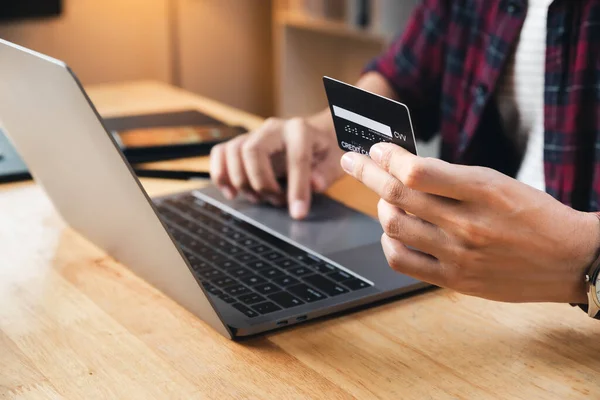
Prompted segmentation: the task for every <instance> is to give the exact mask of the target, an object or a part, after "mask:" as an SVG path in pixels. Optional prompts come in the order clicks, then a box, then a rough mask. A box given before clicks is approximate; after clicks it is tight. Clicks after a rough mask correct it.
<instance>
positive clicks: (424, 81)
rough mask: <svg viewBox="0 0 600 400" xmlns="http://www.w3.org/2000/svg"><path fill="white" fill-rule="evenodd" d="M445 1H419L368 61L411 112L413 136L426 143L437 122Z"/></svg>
mask: <svg viewBox="0 0 600 400" xmlns="http://www.w3.org/2000/svg"><path fill="white" fill-rule="evenodd" d="M449 7H450V6H449V1H446V0H422V1H421V3H420V4H419V5H418V6H417V7H416V9H415V11H414V12H413V14H412V16H411V18H410V20H409V22H408V25H407V27H406V29H405V30H404V32H403V33H402V34H401V35H400V36H399V37H398V38H397V39H396V40H394V41H393V42H392V44H391V45H390V46H389V48H388V49H387V50H386V51H385V52H384V53H383V54H381V55H380V56H379V57H377V58H375V59H374V60H373V61H371V62H370V63H369V64H368V65H367V67H366V69H365V72H369V71H375V72H378V73H379V74H381V75H382V76H383V77H384V78H385V79H386V80H387V81H388V82H389V83H390V85H391V86H392V88H393V89H394V91H395V92H396V94H397V95H398V98H399V99H400V101H402V102H403V103H405V104H406V105H407V106H408V108H409V109H410V111H411V117H412V120H413V125H414V127H415V135H416V136H417V137H418V138H419V139H421V140H429V139H431V137H433V136H434V135H435V134H436V133H437V132H438V131H439V127H440V122H441V115H440V113H441V109H442V107H441V104H442V102H441V96H442V73H443V71H444V48H445V42H444V37H445V32H446V31H447V29H446V28H447V24H448V14H449Z"/></svg>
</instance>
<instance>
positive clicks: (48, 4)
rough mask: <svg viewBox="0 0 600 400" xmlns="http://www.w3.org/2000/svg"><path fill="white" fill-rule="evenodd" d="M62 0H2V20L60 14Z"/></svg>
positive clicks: (0, 1) (0, 14) (0, 7)
mask: <svg viewBox="0 0 600 400" xmlns="http://www.w3.org/2000/svg"><path fill="white" fill-rule="evenodd" d="M61 12H62V0H0V20H2V21H8V20H19V19H27V18H41V17H53V16H58V15H60V13H61Z"/></svg>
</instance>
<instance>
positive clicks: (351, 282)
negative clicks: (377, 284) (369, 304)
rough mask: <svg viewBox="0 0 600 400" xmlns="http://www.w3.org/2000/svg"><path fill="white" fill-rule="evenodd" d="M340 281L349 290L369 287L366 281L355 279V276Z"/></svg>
mask: <svg viewBox="0 0 600 400" xmlns="http://www.w3.org/2000/svg"><path fill="white" fill-rule="evenodd" d="M342 283H343V284H344V286H346V287H347V288H349V289H350V290H359V289H364V288H368V287H371V285H370V284H368V283H367V282H365V281H361V280H360V279H357V278H354V279H348V280H347V281H344V282H342Z"/></svg>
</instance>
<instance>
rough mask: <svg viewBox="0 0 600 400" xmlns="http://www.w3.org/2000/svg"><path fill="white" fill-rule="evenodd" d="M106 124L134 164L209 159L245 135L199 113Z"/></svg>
mask: <svg viewBox="0 0 600 400" xmlns="http://www.w3.org/2000/svg"><path fill="white" fill-rule="evenodd" d="M104 124H105V126H106V128H107V129H108V130H109V131H110V132H111V133H112V135H113V137H114V139H115V141H116V142H117V144H118V145H119V147H120V148H121V151H122V152H123V154H124V155H125V157H127V159H128V160H129V162H131V163H134V164H136V163H145V162H152V161H162V160H170V159H175V158H185V157H194V156H201V155H208V154H209V153H210V150H211V149H212V147H213V146H215V145H216V144H219V143H222V142H225V141H227V140H229V139H232V138H234V137H235V136H237V135H240V134H242V133H244V132H246V129H245V128H244V127H240V126H231V125H228V124H226V123H224V122H222V121H219V120H217V119H214V118H212V117H210V116H208V115H206V114H203V113H201V112H199V111H196V110H188V111H176V112H169V113H160V114H146V115H133V116H126V117H118V118H107V119H105V120H104Z"/></svg>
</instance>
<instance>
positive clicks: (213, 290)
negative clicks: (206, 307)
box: [204, 285, 223, 296]
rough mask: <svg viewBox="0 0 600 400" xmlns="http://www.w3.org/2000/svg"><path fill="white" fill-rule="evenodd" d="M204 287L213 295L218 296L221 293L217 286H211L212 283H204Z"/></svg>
mask: <svg viewBox="0 0 600 400" xmlns="http://www.w3.org/2000/svg"><path fill="white" fill-rule="evenodd" d="M204 289H206V291H207V292H208V293H210V294H212V295H214V296H220V295H222V294H223V292H221V291H220V290H219V289H218V288H216V287H214V286H212V285H204Z"/></svg>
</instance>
